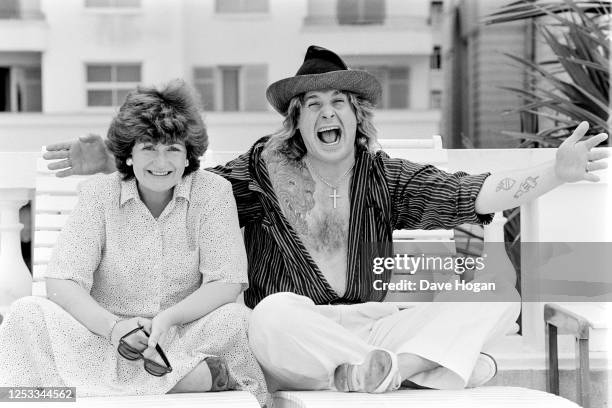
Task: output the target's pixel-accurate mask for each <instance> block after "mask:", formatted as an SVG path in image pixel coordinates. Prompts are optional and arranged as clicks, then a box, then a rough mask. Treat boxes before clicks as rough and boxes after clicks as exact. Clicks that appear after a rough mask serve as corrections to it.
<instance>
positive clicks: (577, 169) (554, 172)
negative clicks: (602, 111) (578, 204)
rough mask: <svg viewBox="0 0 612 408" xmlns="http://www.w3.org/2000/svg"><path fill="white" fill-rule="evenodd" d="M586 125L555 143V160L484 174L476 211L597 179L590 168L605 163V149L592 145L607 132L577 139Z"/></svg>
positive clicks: (488, 210)
mask: <svg viewBox="0 0 612 408" xmlns="http://www.w3.org/2000/svg"><path fill="white" fill-rule="evenodd" d="M588 129H589V124H588V123H587V122H582V123H581V124H580V125H579V126H578V127H577V128H576V130H575V131H574V133H573V134H572V135H571V136H570V137H568V138H567V139H566V140H565V141H564V142H563V143H562V144H561V146H559V148H558V149H557V154H556V158H555V160H552V161H550V162H548V163H544V164H541V165H539V166H536V167H533V168H530V169H525V170H518V171H504V172H499V173H495V174H492V175H491V176H489V177H487V179H486V180H485V182H484V183H483V185H482V188H481V189H480V193H479V194H478V196H477V197H476V203H475V204H476V212H477V213H478V214H488V213H492V212H496V211H502V210H505V209H508V208H513V207H518V206H519V205H521V204H523V203H526V202H529V201H531V200H533V199H535V198H537V197H539V196H541V195H542V194H544V193H547V192H548V191H550V190H552V189H554V188H555V187H558V186H559V185H561V184H563V183H572V182H576V181H580V180H586V181H592V182H597V181H599V177H598V176H597V175H595V174H592V173H591V172H593V171H596V170H602V169H605V168H607V167H608V165H607V163H605V162H603V161H601V160H602V159H605V158H606V157H608V156H609V153H608V152H607V151H604V150H592V149H593V147H595V146H597V145H598V144H599V143H601V142H603V141H604V140H606V139H607V138H608V135H606V134H605V133H600V134H599V135H597V136H593V137H591V138H590V139H588V140H585V141H580V139H582V137H583V136H584V135H585V133H586V131H587V130H588Z"/></svg>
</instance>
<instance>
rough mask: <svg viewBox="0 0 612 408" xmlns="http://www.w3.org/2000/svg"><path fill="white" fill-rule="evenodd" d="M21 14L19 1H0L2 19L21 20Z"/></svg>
mask: <svg viewBox="0 0 612 408" xmlns="http://www.w3.org/2000/svg"><path fill="white" fill-rule="evenodd" d="M20 14H21V13H20V7H19V0H2V1H0V18H2V19H5V18H6V19H12V18H19V16H20Z"/></svg>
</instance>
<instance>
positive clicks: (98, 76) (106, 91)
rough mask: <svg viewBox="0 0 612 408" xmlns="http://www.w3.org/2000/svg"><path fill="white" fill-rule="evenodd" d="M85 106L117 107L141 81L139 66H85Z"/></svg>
mask: <svg viewBox="0 0 612 408" xmlns="http://www.w3.org/2000/svg"><path fill="white" fill-rule="evenodd" d="M86 71H87V74H86V79H87V106H89V107H104V106H109V107H110V106H119V105H121V104H122V103H123V101H124V100H125V97H126V96H127V94H128V92H129V91H131V90H132V89H134V88H135V87H136V86H137V85H138V84H139V83H140V81H141V74H140V64H87V66H86Z"/></svg>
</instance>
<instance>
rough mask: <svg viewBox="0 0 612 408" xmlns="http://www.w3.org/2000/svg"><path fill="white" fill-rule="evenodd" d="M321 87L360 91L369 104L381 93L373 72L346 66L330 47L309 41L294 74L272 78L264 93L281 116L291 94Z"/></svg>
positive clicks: (377, 99)
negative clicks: (304, 54)
mask: <svg viewBox="0 0 612 408" xmlns="http://www.w3.org/2000/svg"><path fill="white" fill-rule="evenodd" d="M325 89H337V90H339V91H350V92H353V93H356V94H359V95H361V97H362V98H365V99H367V100H368V101H370V103H372V104H373V105H376V104H377V103H378V101H379V100H380V96H381V93H382V90H381V86H380V83H379V82H378V80H377V79H376V78H375V77H374V75H372V74H370V73H368V72H366V71H359V70H352V69H349V68H348V67H347V66H346V64H345V63H344V61H342V59H341V58H340V57H339V56H338V55H336V54H335V53H333V52H332V51H330V50H328V49H325V48H323V47H318V46H316V45H311V46H310V47H308V50H307V51H306V56H305V57H304V63H303V64H302V66H301V67H300V69H299V70H298V72H297V73H296V74H295V76H293V77H291V78H285V79H281V80H280V81H277V82H274V83H273V84H272V85H270V86H269V87H268V90H267V91H266V97H267V98H268V102H270V105H272V106H273V107H274V109H276V111H277V112H279V113H280V114H281V115H283V116H284V115H287V109H288V108H289V102H290V101H291V98H293V97H294V96H297V95H300V94H303V93H306V92H309V91H322V90H325Z"/></svg>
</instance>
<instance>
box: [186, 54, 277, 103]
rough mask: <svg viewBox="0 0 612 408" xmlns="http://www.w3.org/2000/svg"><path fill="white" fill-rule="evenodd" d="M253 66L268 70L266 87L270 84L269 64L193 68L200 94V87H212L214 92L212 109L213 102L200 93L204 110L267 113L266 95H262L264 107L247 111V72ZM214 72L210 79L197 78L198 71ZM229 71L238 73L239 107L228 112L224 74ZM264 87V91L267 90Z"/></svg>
mask: <svg viewBox="0 0 612 408" xmlns="http://www.w3.org/2000/svg"><path fill="white" fill-rule="evenodd" d="M251 66H265V68H266V71H265V73H266V77H265V85H266V86H265V87H267V84H268V76H267V74H268V68H269V64H255V63H242V64H222V65H194V66H193V67H192V81H193V85H194V87H195V88H196V89H197V90H198V92H200V86H212V91H213V98H212V99H213V100H212V108H213V109H210V105H211V101H209V100H208V99H206V97H207V95H204V94H202V93H201V92H200V97H201V98H202V103H203V105H204V106H203V108H204V110H205V111H208V112H215V113H238V112H255V113H259V112H267V111H268V110H269V107H268V105H267V103H266V102H265V99H263V98H264V94H263V93H262V95H261V97H262V105H261V107H260V109H247V105H248V103H247V100H248V95H247V94H248V91H247V88H248V85H249V84H248V83H247V70H248V68H249V67H251ZM206 69H210V70H212V76H211V77H210V78H203V77H197V76H196V71H197V70H206ZM229 71H237V75H236V78H237V81H238V83H237V84H235V90H236V91H237V93H238V95H237V96H238V98H237V102H238V106H237V109H236V110H226V109H225V105H226V100H225V93H224V82H223V81H224V78H225V77H224V73H225V72H229ZM265 87H264V89H265Z"/></svg>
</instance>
